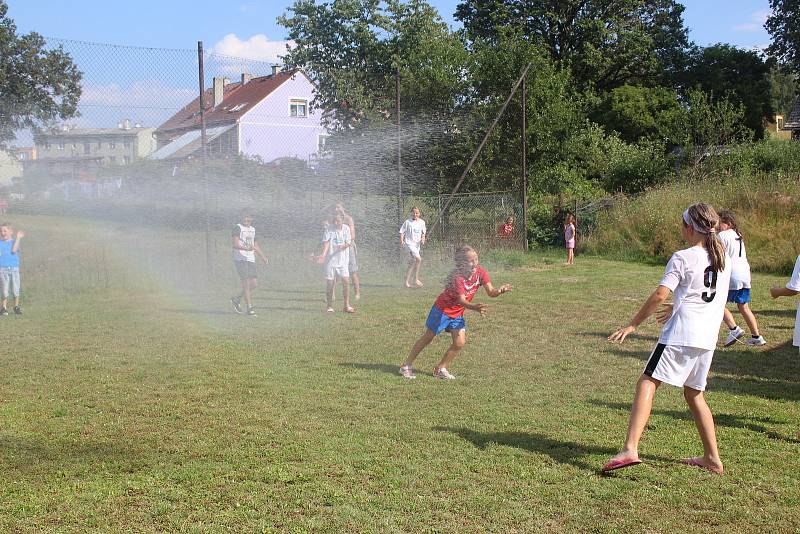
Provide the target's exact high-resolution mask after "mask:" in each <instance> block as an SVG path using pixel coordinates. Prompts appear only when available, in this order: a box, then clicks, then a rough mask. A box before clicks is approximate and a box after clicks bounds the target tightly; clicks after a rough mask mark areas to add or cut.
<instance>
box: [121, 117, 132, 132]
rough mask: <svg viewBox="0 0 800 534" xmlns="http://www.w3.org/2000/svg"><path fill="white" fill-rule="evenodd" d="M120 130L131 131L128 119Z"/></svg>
mask: <svg viewBox="0 0 800 534" xmlns="http://www.w3.org/2000/svg"><path fill="white" fill-rule="evenodd" d="M122 129H123V130H130V129H131V120H130V119H125V121H124V122H123V123H122Z"/></svg>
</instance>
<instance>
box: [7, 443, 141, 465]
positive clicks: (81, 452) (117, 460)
mask: <svg viewBox="0 0 800 534" xmlns="http://www.w3.org/2000/svg"><path fill="white" fill-rule="evenodd" d="M0 450H2V453H0V462H2V464H3V466H4V468H5V469H6V470H11V471H14V472H16V473H17V474H21V473H39V472H41V471H48V470H50V471H52V470H54V469H55V470H61V469H64V466H70V468H73V469H79V470H80V469H83V468H91V467H92V466H96V465H101V464H102V465H106V466H112V465H117V466H122V465H127V464H131V463H133V462H134V458H137V456H138V454H137V455H134V454H133V453H134V451H133V450H131V449H130V448H129V446H127V445H123V446H120V444H119V443H100V442H96V441H87V440H82V441H81V442H80V443H75V442H71V441H69V442H66V441H55V440H49V439H42V440H37V439H26V438H21V437H13V438H12V437H3V438H0Z"/></svg>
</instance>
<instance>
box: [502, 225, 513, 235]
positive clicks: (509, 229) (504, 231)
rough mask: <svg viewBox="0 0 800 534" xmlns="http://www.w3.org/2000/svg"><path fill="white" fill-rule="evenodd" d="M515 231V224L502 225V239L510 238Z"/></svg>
mask: <svg viewBox="0 0 800 534" xmlns="http://www.w3.org/2000/svg"><path fill="white" fill-rule="evenodd" d="M513 231H514V225H513V224H508V223H505V224H501V225H500V237H509V236H510V235H511V233H512V232H513Z"/></svg>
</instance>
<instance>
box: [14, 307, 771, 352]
mask: <svg viewBox="0 0 800 534" xmlns="http://www.w3.org/2000/svg"><path fill="white" fill-rule="evenodd" d="M14 314H15V315H22V308H20V307H19V306H14ZM762 339H763V338H762ZM764 343H766V341H764ZM764 343H762V345H763V344H764Z"/></svg>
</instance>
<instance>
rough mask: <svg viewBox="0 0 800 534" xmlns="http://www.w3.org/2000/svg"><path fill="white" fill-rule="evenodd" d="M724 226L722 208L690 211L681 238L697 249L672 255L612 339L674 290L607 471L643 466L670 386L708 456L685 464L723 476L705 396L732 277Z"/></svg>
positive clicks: (620, 338) (660, 316) (622, 337)
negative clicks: (648, 431) (661, 397)
mask: <svg viewBox="0 0 800 534" xmlns="http://www.w3.org/2000/svg"><path fill="white" fill-rule="evenodd" d="M718 223H719V216H718V215H717V213H716V211H714V208H712V207H711V206H708V205H706V204H702V203H701V204H695V205H693V206H690V207H689V209H687V210H686V211H685V212H683V230H682V232H681V234H682V236H683V239H684V240H685V241H686V243H687V244H688V245H690V248H687V249H685V250H680V251H678V252H676V253H674V254H673V255H672V257H671V258H670V260H669V262H668V263H667V267H666V270H665V272H664V277H663V278H662V279H661V283H660V284H659V286H658V288H656V290H655V291H654V292H653V293H652V294H651V295H650V297H649V298H648V299H647V301H645V303H644V304H643V305H642V307H641V309H640V310H639V312H638V313H637V314H636V315H635V316H634V317H633V319H631V321H630V324H629V325H628V326H626V327H624V328H620V329H619V330H617V331H616V332H614V333H613V334H611V335H610V336H609V338H608V339H609V341H612V342H618V343H622V342H623V341H624V340H625V338H626V337H627V336H628V335H629V334H630V333H631V332H633V331H635V330H636V328H637V327H638V326H639V325H640V324H641V323H642V322H643V321H644V320H645V319H647V318H648V317H649V316H650V315H652V314H653V313H654V312H655V311H656V310H657V309H658V307H659V306H660V305H662V303H663V302H664V301H665V300H666V298H667V297H668V296H669V294H670V292H671V291H672V292H674V297H673V303H672V304H667V305H664V308H663V310H662V311H661V313H659V314H658V315H657V319H658V321H659V322H663V323H665V324H664V328H663V329H662V331H661V335H660V336H659V338H658V344H657V345H656V348H655V349H654V350H653V353H652V354H651V355H650V358H649V359H648V361H647V364H646V366H645V368H644V371H643V372H642V375H641V377H640V378H639V381H638V382H637V384H636V395H635V397H634V400H633V406H632V407H631V415H630V420H629V422H628V433H627V436H626V438H625V444H624V446H623V448H622V450H620V452H619V453H617V455H616V456H614V457H613V458H611V459H610V460H609V461H608V462H606V464H605V465H604V466H603V472H609V471H613V470H615V469H620V468H623V467H629V466H632V465H637V464H640V463H642V461H641V460H640V459H639V440H640V439H641V437H642V433H643V432H644V428H645V426H646V425H647V420H648V419H649V418H650V411H651V410H652V408H653V397H654V395H655V392H656V389H657V388H658V386H660V385H661V383H662V382H666V383H667V384H670V385H673V386H677V387H683V396H684V398H685V399H686V404H687V405H688V406H689V411H691V413H692V417H693V418H694V421H695V425H696V426H697V430H698V431H699V433H700V439H701V440H702V442H703V456H695V457H692V458H686V459H684V460H683V463H685V464H687V465H691V466H693V467H701V468H703V469H707V470H708V471H711V472H713V473H717V474H720V475H721V474H722V471H723V467H722V461H721V460H720V457H719V451H718V450H717V436H716V431H715V430H714V417H713V416H712V415H711V410H710V409H709V407H708V404H706V401H705V398H704V397H703V391H704V390H705V388H706V381H707V377H708V370H709V368H710V367H711V359H712V357H713V356H714V349H715V348H716V345H717V338H718V336H719V323H720V321H721V320H722V312H723V310H724V309H725V300H726V299H725V296H726V294H727V292H728V284H729V283H730V277H731V268H730V261H729V258H728V257H727V255H726V254H725V249H724V248H723V246H722V243H721V242H720V241H719V239H717V235H716V227H717V224H718Z"/></svg>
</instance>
